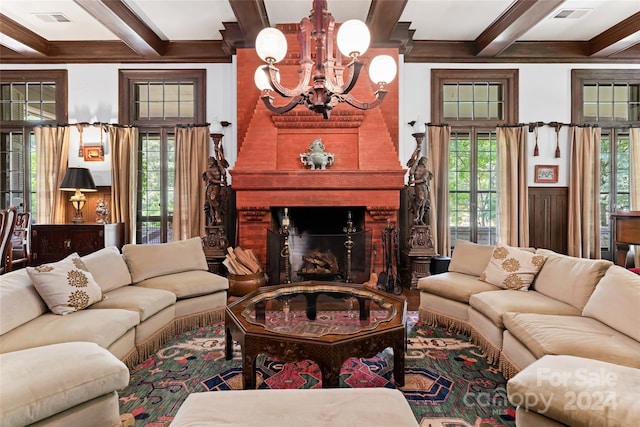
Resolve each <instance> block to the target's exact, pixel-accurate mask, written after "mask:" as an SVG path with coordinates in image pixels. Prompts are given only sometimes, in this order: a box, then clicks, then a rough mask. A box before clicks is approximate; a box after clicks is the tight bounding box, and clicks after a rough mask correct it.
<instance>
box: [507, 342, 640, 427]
mask: <svg viewBox="0 0 640 427" xmlns="http://www.w3.org/2000/svg"><path fill="white" fill-rule="evenodd" d="M507 396H508V398H509V402H511V404H512V405H515V406H517V407H518V408H517V412H516V426H517V427H540V426H558V425H569V426H611V427H613V426H615V427H636V426H638V421H639V420H640V403H639V402H640V369H636V368H631V367H628V366H622V365H615V364H613V363H608V362H602V361H599V360H593V359H586V358H582V357H576V356H552V355H545V356H543V357H541V358H540V359H538V360H536V361H535V362H533V363H532V364H530V365H529V366H527V367H526V368H525V369H524V370H522V371H520V372H519V373H518V374H516V375H515V376H514V377H513V378H511V379H510V380H509V381H508V382H507Z"/></svg>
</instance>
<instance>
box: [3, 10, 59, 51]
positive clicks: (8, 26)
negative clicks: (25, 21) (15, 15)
mask: <svg viewBox="0 0 640 427" xmlns="http://www.w3.org/2000/svg"><path fill="white" fill-rule="evenodd" d="M0 45H2V46H4V47H7V48H9V49H11V50H13V51H14V52H17V53H19V54H21V55H26V56H36V57H38V56H42V57H44V56H47V53H48V52H49V42H48V41H47V40H46V39H44V38H42V37H40V36H39V35H38V34H36V33H34V32H33V31H31V30H30V29H28V28H26V27H24V26H22V25H20V24H18V23H17V22H16V21H14V20H13V19H11V18H9V17H8V16H6V15H3V14H1V13H0Z"/></svg>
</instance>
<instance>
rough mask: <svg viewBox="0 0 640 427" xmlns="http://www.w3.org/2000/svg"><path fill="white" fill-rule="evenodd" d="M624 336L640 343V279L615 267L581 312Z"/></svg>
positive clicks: (606, 274) (609, 270) (602, 280)
mask: <svg viewBox="0 0 640 427" xmlns="http://www.w3.org/2000/svg"><path fill="white" fill-rule="evenodd" d="M582 315H583V316H588V317H593V318H594V319H597V320H599V321H601V322H602V323H604V324H606V325H609V326H611V327H612V328H613V329H616V330H618V331H620V332H622V333H623V334H627V335H629V336H630V337H631V338H633V339H635V340H636V341H640V276H638V275H637V274H635V273H632V272H630V271H628V270H625V269H624V268H622V267H620V266H617V265H614V266H612V267H610V268H609V269H608V270H607V272H606V273H605V275H604V276H603V277H602V279H600V282H598V285H597V286H596V289H595V291H593V294H591V298H589V301H588V302H587V305H585V306H584V310H582Z"/></svg>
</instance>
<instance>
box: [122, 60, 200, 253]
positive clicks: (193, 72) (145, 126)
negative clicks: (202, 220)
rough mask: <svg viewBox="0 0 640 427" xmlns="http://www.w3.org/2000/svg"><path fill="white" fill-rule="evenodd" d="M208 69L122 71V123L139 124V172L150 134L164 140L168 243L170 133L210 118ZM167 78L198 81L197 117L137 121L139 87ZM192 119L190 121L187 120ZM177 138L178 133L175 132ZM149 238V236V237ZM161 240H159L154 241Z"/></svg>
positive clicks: (163, 225) (163, 234) (163, 237)
mask: <svg viewBox="0 0 640 427" xmlns="http://www.w3.org/2000/svg"><path fill="white" fill-rule="evenodd" d="M206 73H207V72H206V70H205V69H179V70H176V69H158V70H119V74H118V84H119V104H118V105H119V112H118V120H119V121H120V123H122V124H127V125H131V126H136V127H137V128H138V141H137V149H138V152H139V153H140V155H139V156H138V166H137V173H138V176H140V175H141V165H142V153H141V150H142V141H143V138H144V137H146V136H147V135H148V134H156V135H158V137H159V139H160V144H161V148H160V162H161V165H160V171H161V172H160V173H161V177H160V191H161V195H160V198H161V203H162V204H163V208H162V209H161V213H160V242H159V243H164V242H167V241H169V231H168V225H169V223H170V222H171V221H173V216H170V215H169V214H168V210H167V204H166V201H167V200H168V198H169V195H168V171H169V164H168V159H167V157H168V156H167V146H168V142H169V138H170V135H173V130H174V129H175V127H176V126H180V125H184V124H196V123H204V122H205V121H206V89H207V85H206ZM165 81H172V82H173V81H181V82H186V81H191V82H193V84H194V106H193V113H194V117H193V120H191V119H186V120H173V119H172V120H164V119H160V120H158V119H153V120H136V117H135V112H136V108H135V104H136V96H135V88H136V84H138V83H143V84H146V83H154V82H165ZM186 121H189V123H185V122H186ZM174 138H175V135H174ZM141 184H142V183H141V180H140V179H138V188H137V189H136V192H135V197H136V199H137V212H136V218H137V219H136V222H137V224H136V241H137V242H141V241H142V240H143V236H142V234H141V233H142V215H141V214H142V210H141V206H142V200H141V198H142V194H143V192H142V188H141ZM147 237H148V236H147ZM151 243H158V242H155V241H154V242H151Z"/></svg>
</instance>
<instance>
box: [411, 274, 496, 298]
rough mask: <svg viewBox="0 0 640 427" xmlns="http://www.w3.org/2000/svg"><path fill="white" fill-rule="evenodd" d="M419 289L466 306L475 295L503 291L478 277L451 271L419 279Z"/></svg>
mask: <svg viewBox="0 0 640 427" xmlns="http://www.w3.org/2000/svg"><path fill="white" fill-rule="evenodd" d="M418 289H420V290H421V291H425V292H428V293H430V294H434V295H438V296H440V297H443V298H448V299H452V300H454V301H458V302H462V303H465V304H469V297H471V295H473V294H477V293H479V292H487V291H500V290H502V289H501V288H499V287H497V286H494V285H492V284H490V283H486V282H483V281H481V280H478V278H477V277H476V276H470V275H468V274H463V273H456V272H451V271H449V272H447V273H442V274H436V275H433V276H427V277H422V278H420V279H418Z"/></svg>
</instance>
